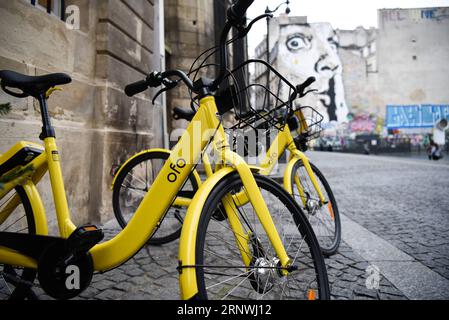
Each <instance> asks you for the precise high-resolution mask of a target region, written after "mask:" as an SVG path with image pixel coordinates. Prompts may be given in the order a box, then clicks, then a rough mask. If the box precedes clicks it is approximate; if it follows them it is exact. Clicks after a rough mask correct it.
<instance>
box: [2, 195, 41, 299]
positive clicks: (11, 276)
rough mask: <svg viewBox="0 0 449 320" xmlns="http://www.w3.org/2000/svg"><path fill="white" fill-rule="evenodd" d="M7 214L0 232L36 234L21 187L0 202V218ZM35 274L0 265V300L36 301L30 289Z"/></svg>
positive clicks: (28, 204)
mask: <svg viewBox="0 0 449 320" xmlns="http://www.w3.org/2000/svg"><path fill="white" fill-rule="evenodd" d="M12 208H14V210H12ZM7 212H10V213H9V215H8V217H7V219H5V220H4V221H2V222H0V232H14V233H28V234H36V224H35V221H34V215H33V210H32V208H31V204H30V201H29V200H28V197H27V195H26V193H25V191H24V190H23V188H22V187H17V188H16V189H15V190H13V191H11V192H10V193H9V194H7V195H6V196H5V197H4V198H3V199H2V200H0V217H2V215H3V214H5V215H6V213H7ZM36 274H37V271H36V270H34V269H22V268H16V267H14V266H10V265H2V264H0V300H24V299H29V300H36V299H37V296H36V295H35V294H34V292H33V291H32V289H31V287H32V284H33V283H34V280H35V278H36Z"/></svg>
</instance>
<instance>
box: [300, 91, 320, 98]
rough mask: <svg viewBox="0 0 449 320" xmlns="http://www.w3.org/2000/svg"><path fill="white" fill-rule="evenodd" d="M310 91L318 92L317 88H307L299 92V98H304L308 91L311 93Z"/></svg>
mask: <svg viewBox="0 0 449 320" xmlns="http://www.w3.org/2000/svg"><path fill="white" fill-rule="evenodd" d="M312 92H318V90H317V89H311V90H308V91H306V92H304V93H302V94H300V95H299V97H300V98H304V97H305V96H306V95H308V94H309V93H312Z"/></svg>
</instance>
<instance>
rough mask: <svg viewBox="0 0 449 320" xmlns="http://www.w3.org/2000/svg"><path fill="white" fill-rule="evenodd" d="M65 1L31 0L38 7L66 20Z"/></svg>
mask: <svg viewBox="0 0 449 320" xmlns="http://www.w3.org/2000/svg"><path fill="white" fill-rule="evenodd" d="M64 2H65V1H64V0H31V4H32V5H33V6H35V7H36V8H39V9H41V10H44V11H45V12H47V13H48V14H54V15H55V16H57V17H59V18H60V19H61V20H64V15H65V3H64Z"/></svg>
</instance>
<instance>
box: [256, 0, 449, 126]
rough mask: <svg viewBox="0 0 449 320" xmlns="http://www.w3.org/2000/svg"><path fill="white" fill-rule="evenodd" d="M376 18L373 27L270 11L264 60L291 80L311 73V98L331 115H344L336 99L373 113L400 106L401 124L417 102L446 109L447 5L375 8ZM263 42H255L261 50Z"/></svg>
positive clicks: (381, 115) (439, 111) (439, 113)
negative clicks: (338, 25)
mask: <svg viewBox="0 0 449 320" xmlns="http://www.w3.org/2000/svg"><path fill="white" fill-rule="evenodd" d="M378 19H379V28H378V29H374V28H372V29H364V28H361V27H359V28H357V29H355V30H332V27H331V26H330V24H328V23H307V19H306V18H305V17H288V16H281V17H279V18H277V19H273V21H272V22H271V24H270V25H271V28H270V51H271V52H272V53H271V58H272V59H271V60H272V62H273V63H274V65H275V66H276V68H278V69H279V70H280V71H281V72H282V73H284V74H286V75H288V76H289V78H290V79H291V80H292V81H304V80H305V79H306V78H307V77H308V76H315V77H316V78H317V79H318V81H317V83H315V88H317V89H318V90H319V91H320V92H319V93H318V94H317V97H318V100H319V101H318V102H317V103H316V104H315V105H318V106H320V103H319V102H320V101H324V103H323V104H324V105H325V106H326V109H327V110H326V109H325V108H321V109H320V110H321V111H322V112H323V111H324V112H326V111H327V112H328V111H329V107H333V109H335V110H337V112H336V116H335V117H334V120H338V122H345V121H346V119H345V117H344V116H343V113H342V116H341V117H339V116H338V109H339V106H341V105H343V104H346V105H347V110H348V114H350V113H353V114H361V113H362V114H372V115H374V117H377V118H378V119H380V120H383V119H385V118H386V117H387V106H392V105H393V106H398V107H406V108H405V109H400V108H398V109H397V110H398V111H397V112H402V110H405V111H407V112H409V113H407V114H406V115H399V114H398V116H397V117H396V118H401V121H402V122H403V124H404V125H405V126H406V125H407V123H409V124H410V126H414V125H415V124H414V123H411V122H413V121H414V122H416V121H418V120H419V119H415V118H419V117H420V113H419V112H418V111H419V110H420V108H421V106H423V105H425V106H427V107H429V108H428V109H429V110H430V109H431V108H434V107H435V108H434V109H435V111H432V112H433V115H432V114H428V116H429V117H433V118H434V119H438V118H439V117H449V91H448V90H447V88H446V86H447V85H446V84H447V83H449V64H448V63H447V62H448V61H449V37H448V34H449V8H448V7H441V8H416V9H382V10H379V11H378ZM265 42H266V41H265V40H264V41H263V42H262V43H261V44H260V45H259V46H258V48H257V49H256V52H257V53H256V55H257V56H259V57H261V58H264V57H265V56H266V53H265V51H266V43H265ZM320 79H323V81H321V82H320ZM327 83H329V85H327ZM332 87H333V89H332ZM329 89H332V90H329ZM323 94H324V96H323ZM325 95H327V96H328V97H325ZM338 96H340V98H338ZM328 100H329V101H332V100H334V101H335V102H334V103H328V102H327V101H328ZM308 103H309V104H310V103H313V101H312V98H310V100H306V101H305V104H308ZM408 107H410V110H408V109H407V108H408ZM415 109H416V110H418V111H417V112H414V110H415ZM341 110H343V109H341ZM445 110H446V111H445ZM429 112H430V111H429ZM432 112H430V113H432ZM407 117H412V118H414V119H413V120H410V121H408V120H407V119H406V118H407ZM329 119H331V120H332V115H331V114H329ZM416 126H417V127H419V124H417V125H416ZM429 130H430V129H429ZM429 130H427V131H429ZM418 131H419V130H418Z"/></svg>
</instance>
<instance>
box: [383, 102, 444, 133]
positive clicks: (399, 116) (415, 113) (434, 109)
mask: <svg viewBox="0 0 449 320" xmlns="http://www.w3.org/2000/svg"><path fill="white" fill-rule="evenodd" d="M440 119H448V120H449V105H435V104H422V105H405V106H404V105H400V106H399V105H388V106H387V119H386V125H387V128H388V129H400V128H431V127H433V126H434V125H435V123H436V122H437V121H438V120H440Z"/></svg>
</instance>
